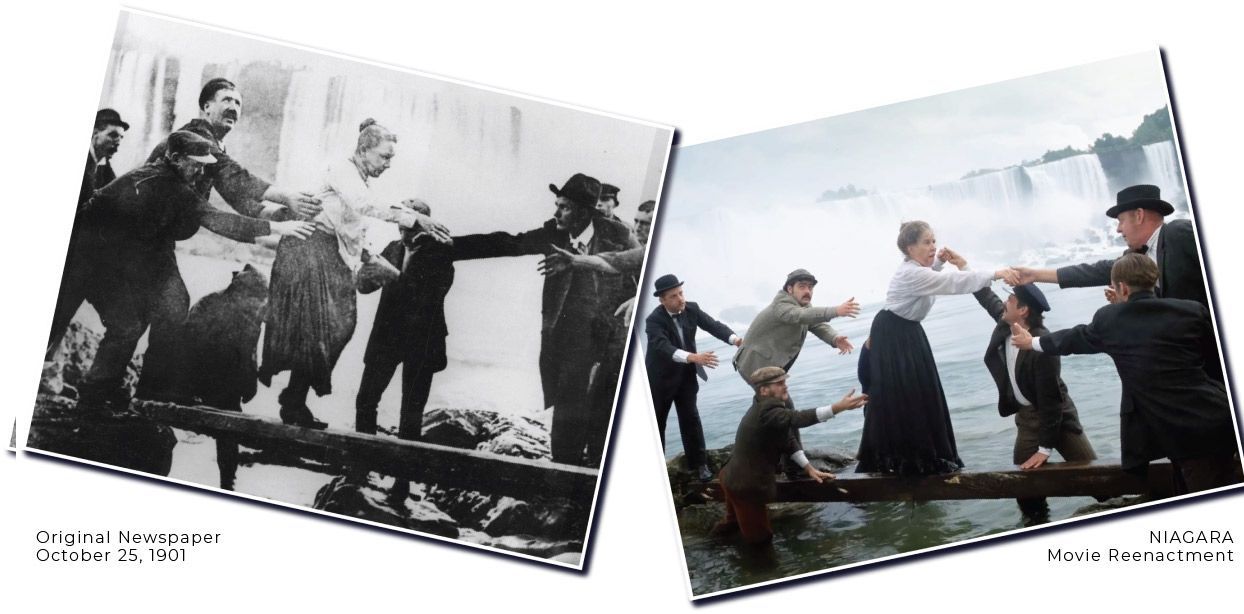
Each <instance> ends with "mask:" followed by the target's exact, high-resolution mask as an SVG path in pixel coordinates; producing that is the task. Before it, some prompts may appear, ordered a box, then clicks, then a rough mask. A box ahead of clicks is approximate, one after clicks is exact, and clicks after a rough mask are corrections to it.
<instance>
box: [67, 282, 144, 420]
mask: <svg viewBox="0 0 1244 614" xmlns="http://www.w3.org/2000/svg"><path fill="white" fill-rule="evenodd" d="M143 290H144V289H143V288H137V287H133V285H132V284H123V283H122V284H116V285H114V286H112V287H111V288H108V289H107V290H106V292H99V293H92V294H93V296H91V297H89V298H90V300H91V303H92V304H93V305H95V309H96V311H98V312H99V319H100V321H101V322H102V323H103V325H104V337H103V339H101V340H100V342H99V348H98V349H97V350H96V352H95V360H94V361H93V362H92V363H91V367H90V368H89V369H88V370H87V372H86V374H85V375H84V376H83V377H82V387H81V394H80V395H79V399H80V402H81V403H82V404H83V405H84V406H86V407H87V408H91V409H101V408H103V407H102V406H103V405H105V404H108V403H113V404H116V405H124V404H128V401H129V393H128V392H127V391H126V390H125V388H124V383H125V372H126V368H127V367H129V364H130V360H131V359H133V357H134V349H135V348H137V347H138V340H139V339H140V338H142V336H143V333H144V332H146V330H147V324H148V305H147V295H146V293H145V292H144V291H143Z"/></svg>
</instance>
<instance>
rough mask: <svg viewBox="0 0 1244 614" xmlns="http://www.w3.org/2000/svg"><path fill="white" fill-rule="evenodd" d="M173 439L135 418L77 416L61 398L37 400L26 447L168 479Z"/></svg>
mask: <svg viewBox="0 0 1244 614" xmlns="http://www.w3.org/2000/svg"><path fill="white" fill-rule="evenodd" d="M176 445H177V436H176V435H175V434H174V433H173V429H171V428H169V427H167V426H164V425H162V424H156V423H154V422H152V421H150V420H147V419H146V418H143V417H141V416H138V415H136V414H118V413H103V414H92V415H82V414H80V413H79V412H78V411H77V404H76V403H75V402H74V401H73V400H71V399H67V398H65V397H57V396H47V395H40V396H39V398H38V400H37V401H36V402H35V413H34V417H33V419H32V420H31V422H30V436H29V437H28V438H27V440H26V446H27V447H30V448H36V449H39V450H46V451H48V452H55V453H56V454H63V455H65V456H72V457H75V458H81V459H85V460H89V461H94V462H97V463H103V464H106V465H115V466H117V467H124V468H126V469H133V470H135V471H142V472H144V473H150V474H154V475H164V476H166V475H168V473H169V470H170V469H171V468H172V466H173V448H174V447H175V446H176Z"/></svg>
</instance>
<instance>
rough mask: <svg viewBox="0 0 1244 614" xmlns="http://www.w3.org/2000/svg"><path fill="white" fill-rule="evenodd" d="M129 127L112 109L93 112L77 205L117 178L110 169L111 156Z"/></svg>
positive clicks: (115, 151) (119, 145)
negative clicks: (93, 120) (93, 125)
mask: <svg viewBox="0 0 1244 614" xmlns="http://www.w3.org/2000/svg"><path fill="white" fill-rule="evenodd" d="M129 129H130V125H129V124H127V123H125V121H124V120H122V119H121V114H120V113H117V112H116V111H114V110H113V109H100V110H99V111H97V112H96V113H95V128H94V129H93V130H92V131H91V147H90V149H88V150H87V154H86V170H85V171H84V172H83V173H82V189H80V190H79V191H78V205H81V204H82V203H84V202H86V199H88V198H90V197H91V194H94V193H95V190H98V189H100V188H102V187H104V186H106V185H108V184H109V183H111V182H112V180H113V179H116V178H117V174H116V173H115V172H114V171H113V170H112V156H113V155H114V154H116V153H117V149H119V148H120V147H121V140H122V139H124V138H125V132H126V131H127V130H129Z"/></svg>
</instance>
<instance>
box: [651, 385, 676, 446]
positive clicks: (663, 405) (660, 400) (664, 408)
mask: <svg viewBox="0 0 1244 614" xmlns="http://www.w3.org/2000/svg"><path fill="white" fill-rule="evenodd" d="M648 390H649V392H651V393H652V405H653V408H654V409H655V410H656V414H657V433H658V434H659V436H660V437H661V452H665V422H666V421H667V420H669V417H670V408H671V407H673V405H674V397H672V396H669V395H667V394H665V393H664V392H659V391H657V390H656V389H655V388H651V387H650V388H649V389H648Z"/></svg>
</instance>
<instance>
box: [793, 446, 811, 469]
mask: <svg viewBox="0 0 1244 614" xmlns="http://www.w3.org/2000/svg"><path fill="white" fill-rule="evenodd" d="M790 459H791V460H793V461H795V464H796V465H799V468H800V469H805V468H807V466H808V455H807V454H804V453H803V450H799V451H798V452H795V453H794V454H791V455H790Z"/></svg>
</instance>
